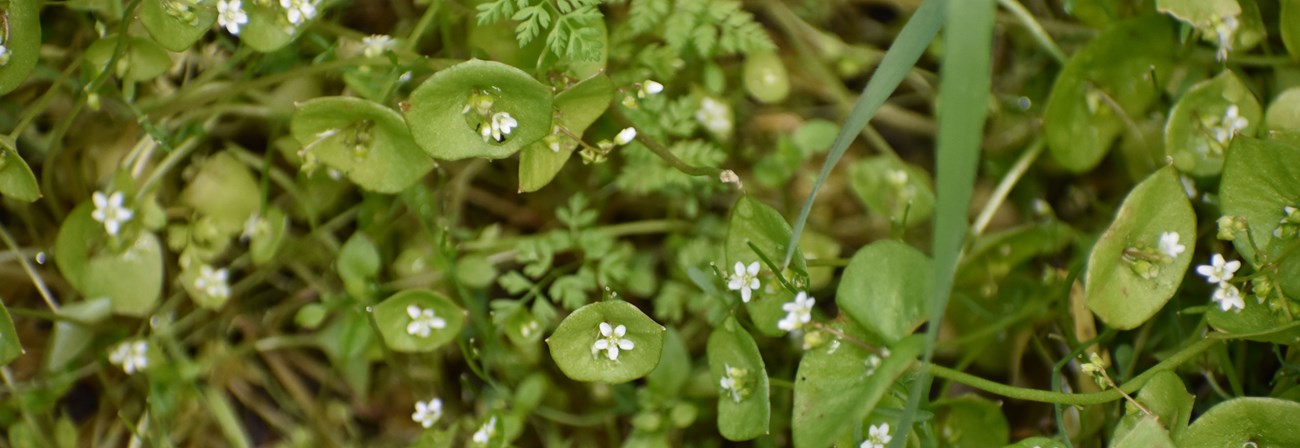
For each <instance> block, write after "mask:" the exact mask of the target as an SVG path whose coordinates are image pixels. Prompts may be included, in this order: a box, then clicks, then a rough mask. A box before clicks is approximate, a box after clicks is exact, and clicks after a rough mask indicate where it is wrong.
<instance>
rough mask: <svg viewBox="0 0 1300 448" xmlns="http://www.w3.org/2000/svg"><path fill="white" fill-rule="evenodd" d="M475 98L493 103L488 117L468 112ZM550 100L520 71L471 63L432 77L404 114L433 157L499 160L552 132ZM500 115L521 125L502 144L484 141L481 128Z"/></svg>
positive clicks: (495, 64)
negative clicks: (506, 115)
mask: <svg viewBox="0 0 1300 448" xmlns="http://www.w3.org/2000/svg"><path fill="white" fill-rule="evenodd" d="M476 95H479V96H487V97H490V98H491V100H492V101H491V103H492V104H491V106H490V108H489V109H490V110H489V112H491V113H490V114H488V115H487V116H481V115H479V114H478V112H477V111H476V110H475V108H474V107H472V106H471V107H470V110H468V111H467V110H465V108H466V106H467V105H470V104H469V103H470V102H471V100H472V99H473V97H474V96H476ZM551 101H552V98H551V91H550V89H548V88H547V87H546V86H544V85H542V84H541V83H539V82H537V80H535V79H533V78H532V77H531V76H529V75H528V74H527V73H524V72H523V71H522V70H519V69H517V68H514V67H511V66H508V65H505V64H502V63H499V62H490V61H481V60H478V59H473V60H469V61H465V62H462V63H460V64H456V65H454V66H451V67H449V68H447V69H445V70H442V71H439V72H437V73H434V74H433V76H430V77H429V79H427V80H425V81H424V82H423V83H421V84H420V86H419V87H416V88H415V91H413V92H411V98H410V101H409V102H408V103H406V104H404V105H403V108H402V110H403V111H404V112H405V114H406V124H407V126H409V127H410V129H411V134H412V135H413V136H415V142H416V143H417V144H419V145H420V147H422V148H424V150H425V152H427V153H429V155H432V156H434V157H437V158H439V159H444V160H460V159H466V158H470V157H483V158H488V159H500V158H504V157H508V156H510V155H511V154H514V153H515V152H517V151H519V150H520V149H521V148H523V147H524V146H527V145H528V144H530V143H533V142H535V141H537V140H540V139H541V138H542V137H544V136H546V135H547V134H549V133H550V132H551ZM496 113H508V114H510V116H511V117H513V118H514V119H515V120H516V121H517V122H518V127H515V128H514V129H513V130H512V131H511V132H510V134H509V135H508V136H506V137H505V141H503V142H501V143H497V142H495V141H492V142H488V141H485V139H484V138H483V137H482V135H481V134H480V133H479V125H480V124H483V123H486V120H489V119H490V118H489V117H490V116H491V115H493V114H496ZM487 140H491V138H490V137H489V138H488V139H487Z"/></svg>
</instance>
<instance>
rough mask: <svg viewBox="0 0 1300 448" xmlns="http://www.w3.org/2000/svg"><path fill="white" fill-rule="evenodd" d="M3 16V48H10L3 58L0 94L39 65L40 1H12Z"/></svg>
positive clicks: (6, 91) (16, 85) (12, 86)
mask: <svg viewBox="0 0 1300 448" xmlns="http://www.w3.org/2000/svg"><path fill="white" fill-rule="evenodd" d="M0 16H2V17H3V18H4V23H5V31H6V34H5V36H4V38H5V39H4V47H5V48H6V49H7V50H9V51H8V52H7V53H6V54H5V56H0V59H6V58H7V60H5V62H4V63H0V95H3V94H6V93H9V92H12V91H13V90H14V89H17V88H18V86H19V85H22V83H23V81H25V80H26V79H27V75H30V74H31V73H32V69H34V68H36V61H37V60H39V59H40V49H41V2H40V1H39V0H10V1H9V2H8V6H7V7H6V8H5V9H4V11H3V12H0Z"/></svg>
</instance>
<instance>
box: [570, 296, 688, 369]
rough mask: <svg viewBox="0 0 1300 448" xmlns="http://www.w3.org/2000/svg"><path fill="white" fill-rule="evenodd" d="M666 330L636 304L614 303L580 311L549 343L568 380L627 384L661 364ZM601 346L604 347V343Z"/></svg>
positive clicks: (576, 311)
mask: <svg viewBox="0 0 1300 448" xmlns="http://www.w3.org/2000/svg"><path fill="white" fill-rule="evenodd" d="M602 324H605V325H602ZM619 328H623V332H620V331H619V330H618V329H619ZM604 330H608V331H604ZM664 330H665V329H664V327H663V326H661V325H659V324H658V323H657V322H655V321H654V320H653V319H651V318H650V316H646V315H645V313H643V312H641V310H639V309H637V307H635V306H632V304H630V303H627V302H624V301H621V300H610V301H605V302H598V303H593V304H590V305H587V306H584V307H582V308H578V309H577V310H574V311H573V313H572V314H569V316H568V317H566V318H564V321H562V322H560V326H559V327H558V328H556V329H555V333H553V334H551V337H549V338H547V339H546V343H547V345H549V346H550V348H551V357H552V358H554V359H555V364H556V365H557V366H559V367H560V371H562V372H564V375H565V376H568V377H569V378H572V379H574V380H577V381H587V382H600V383H625V382H628V381H632V380H634V379H637V378H640V377H643V376H645V375H646V374H648V373H650V371H652V370H654V368H655V366H657V365H659V358H660V354H661V352H662V350H663V344H664ZM607 333H608V334H607ZM620 333H621V334H620ZM600 341H604V342H603V343H600V344H598V342H600ZM620 342H622V343H623V344H621V345H620V344H619V343H620ZM628 343H630V345H628ZM629 346H630V347H631V349H630V350H628V347H629ZM614 347H621V348H617V349H616V348H614ZM615 354H616V355H615ZM611 358H613V359H611Z"/></svg>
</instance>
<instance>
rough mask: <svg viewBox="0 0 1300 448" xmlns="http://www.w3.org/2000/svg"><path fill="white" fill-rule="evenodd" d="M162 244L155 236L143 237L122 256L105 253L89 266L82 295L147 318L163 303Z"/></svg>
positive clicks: (148, 234) (90, 262)
mask: <svg viewBox="0 0 1300 448" xmlns="http://www.w3.org/2000/svg"><path fill="white" fill-rule="evenodd" d="M162 287H163V253H162V244H161V243H160V242H159V241H158V237H157V236H154V234H152V233H141V234H140V236H139V237H137V238H136V240H135V242H133V243H131V244H129V245H127V247H126V248H125V249H123V251H122V252H121V253H112V252H104V253H100V254H99V255H96V256H95V257H94V258H91V259H90V260H89V263H87V264H86V274H85V277H84V280H83V283H82V288H81V292H82V294H83V295H85V296H86V297H95V298H100V297H107V298H108V299H109V300H110V301H112V304H113V312H114V313H116V314H122V315H127V316H135V317H145V316H148V315H149V313H150V312H151V311H153V308H154V306H156V305H157V304H158V301H159V300H161V299H162Z"/></svg>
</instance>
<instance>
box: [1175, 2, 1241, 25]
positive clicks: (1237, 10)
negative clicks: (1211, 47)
mask: <svg viewBox="0 0 1300 448" xmlns="http://www.w3.org/2000/svg"><path fill="white" fill-rule="evenodd" d="M1156 10H1157V11H1160V12H1163V13H1165V14H1169V15H1171V16H1174V17H1175V18H1177V19H1178V20H1182V21H1184V22H1187V24H1189V25H1191V26H1193V27H1196V28H1198V29H1201V30H1203V32H1205V31H1208V32H1210V33H1213V32H1214V22H1215V21H1216V20H1221V19H1222V18H1223V17H1235V16H1238V15H1241V6H1240V5H1238V4H1237V0H1156Z"/></svg>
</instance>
